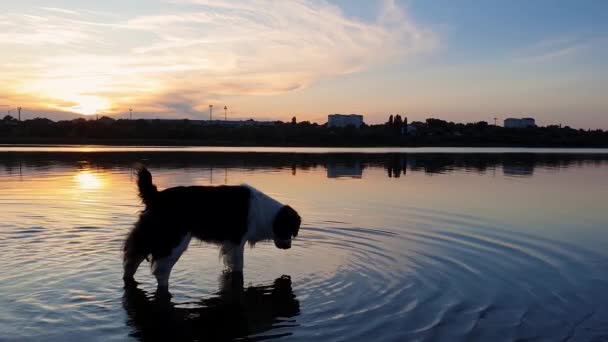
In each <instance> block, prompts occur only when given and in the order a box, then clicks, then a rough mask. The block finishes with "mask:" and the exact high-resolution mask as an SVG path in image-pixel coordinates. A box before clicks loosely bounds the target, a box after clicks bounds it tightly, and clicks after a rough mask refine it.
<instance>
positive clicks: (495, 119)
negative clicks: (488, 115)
mask: <svg viewBox="0 0 608 342" xmlns="http://www.w3.org/2000/svg"><path fill="white" fill-rule="evenodd" d="M496 120H497V118H494V127H496Z"/></svg>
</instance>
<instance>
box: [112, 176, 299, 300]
mask: <svg viewBox="0 0 608 342" xmlns="http://www.w3.org/2000/svg"><path fill="white" fill-rule="evenodd" d="M137 187H138V190H139V197H140V198H141V200H142V202H143V204H144V205H145V209H144V210H143V211H142V212H141V213H140V215H139V219H138V221H137V222H136V223H135V226H134V227H133V228H132V230H131V231H130V233H129V234H128V236H127V238H126V240H125V243H124V247H123V271H124V273H123V280H124V281H125V284H129V283H135V284H136V282H135V280H134V275H135V272H137V269H138V267H139V265H140V264H141V263H142V262H143V261H144V260H149V261H150V262H151V269H152V274H153V275H154V276H155V277H156V280H157V283H158V289H159V290H167V289H168V287H169V276H170V275H171V269H172V268H173V266H174V265H175V263H176V262H177V261H178V260H179V258H180V256H181V255H182V254H183V253H184V252H185V251H186V249H187V248H188V244H189V243H190V240H191V239H192V238H196V239H199V240H201V241H204V242H208V243H212V244H216V245H219V246H220V255H221V257H222V258H223V261H224V264H225V266H226V267H227V269H228V270H229V271H231V272H240V273H242V272H243V256H244V247H245V244H247V243H249V244H250V246H252V247H253V246H254V245H255V244H256V243H257V242H260V241H270V240H273V241H274V244H275V246H276V247H277V248H280V249H289V248H291V240H292V238H295V237H296V236H298V231H299V229H300V224H301V222H302V220H301V218H300V215H298V213H297V212H296V211H295V210H294V209H293V208H291V207H290V206H288V205H285V204H282V203H280V202H278V201H276V200H275V199H273V198H271V197H270V196H268V195H266V194H264V193H262V192H261V191H258V190H256V189H255V188H253V187H251V186H249V185H238V186H229V185H221V186H178V187H173V188H168V189H165V190H163V191H158V189H157V187H156V185H154V183H153V182H152V174H151V173H150V171H148V170H147V169H146V168H145V167H139V168H138V170H137Z"/></svg>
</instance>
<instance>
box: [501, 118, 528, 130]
mask: <svg viewBox="0 0 608 342" xmlns="http://www.w3.org/2000/svg"><path fill="white" fill-rule="evenodd" d="M504 126H505V128H534V127H536V122H535V121H534V119H532V118H522V119H515V118H508V119H505V122H504Z"/></svg>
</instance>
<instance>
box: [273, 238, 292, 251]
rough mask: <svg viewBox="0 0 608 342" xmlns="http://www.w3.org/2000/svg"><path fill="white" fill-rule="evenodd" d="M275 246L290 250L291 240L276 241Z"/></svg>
mask: <svg viewBox="0 0 608 342" xmlns="http://www.w3.org/2000/svg"><path fill="white" fill-rule="evenodd" d="M274 245H275V246H276V247H277V248H279V249H290V248H291V240H274Z"/></svg>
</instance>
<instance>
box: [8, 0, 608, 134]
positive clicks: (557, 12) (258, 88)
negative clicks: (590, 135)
mask: <svg viewBox="0 0 608 342" xmlns="http://www.w3.org/2000/svg"><path fill="white" fill-rule="evenodd" d="M2 7H3V8H2V10H3V11H2V12H3V14H2V15H0V17H1V18H0V19H2V21H1V22H2V24H0V30H1V31H0V32H4V33H0V49H2V50H3V51H7V52H6V53H4V54H2V55H0V67H1V68H2V69H3V70H4V71H5V75H6V77H4V79H3V80H0V104H3V103H7V104H10V105H15V106H16V105H17V104H19V105H21V106H23V107H26V108H29V111H30V113H31V114H30V115H35V114H40V115H49V116H51V117H54V118H62V117H69V116H70V115H74V113H80V114H94V113H102V114H107V115H117V116H121V115H125V113H126V110H125V109H126V108H129V107H135V108H136V111H137V112H138V115H140V116H145V117H191V118H206V117H207V115H208V114H207V110H206V109H207V108H208V104H210V103H213V104H215V105H216V106H217V107H223V106H224V105H228V106H229V108H230V114H231V116H233V117H241V118H246V117H254V118H278V119H283V120H287V119H289V118H290V117H291V116H293V115H296V116H298V118H299V119H301V120H304V119H308V120H313V121H318V122H324V120H325V118H326V115H327V114H328V113H334V112H338V113H340V112H355V113H362V114H365V115H366V121H368V122H382V121H383V120H385V119H386V117H387V116H388V115H389V114H391V113H400V114H402V115H406V116H408V117H409V118H410V120H422V119H424V118H426V117H439V118H444V119H447V120H452V121H478V120H486V121H491V120H492V118H493V117H498V118H501V119H502V118H505V117H508V116H516V117H517V116H533V117H536V118H537V119H538V121H539V122H540V123H541V124H553V123H563V124H567V125H571V126H574V127H584V128H587V127H592V128H595V127H597V128H608V100H607V99H606V96H605V89H606V87H607V86H608V66H607V63H606V61H607V60H608V1H601V0H589V1H557V0H556V1H548V0H534V1H524V0H511V1H506V0H503V1H496V0H487V1H472V0H462V1H449V0H436V1H423V0H395V1H384V0H381V1H365V0H331V1H323V0H298V1H295V0H294V1H264V0H244V1H238V2H235V1H229V0H174V1H160V0H158V1H151V0H147V1H132V2H124V1H116V0H109V1H103V2H101V1H99V2H95V1H67V0H65V1H54V2H52V5H51V4H49V2H47V1H39V0H23V1H19V2H11V3H6V4H3V5H2Z"/></svg>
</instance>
